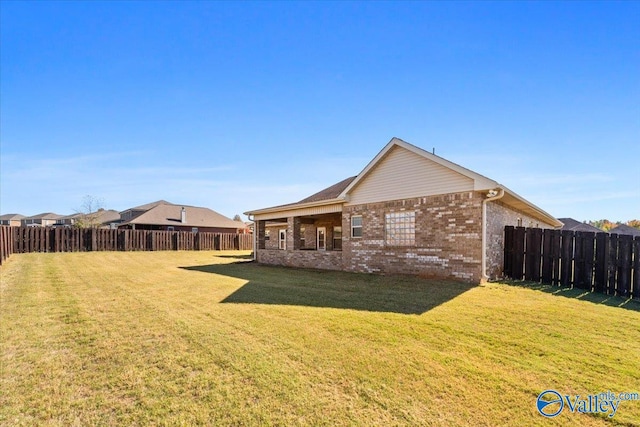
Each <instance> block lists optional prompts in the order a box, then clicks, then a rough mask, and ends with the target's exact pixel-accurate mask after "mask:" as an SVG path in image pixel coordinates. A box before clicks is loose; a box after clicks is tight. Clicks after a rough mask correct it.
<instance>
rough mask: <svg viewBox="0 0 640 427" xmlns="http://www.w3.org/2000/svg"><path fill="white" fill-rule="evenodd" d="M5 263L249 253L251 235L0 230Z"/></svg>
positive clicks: (105, 230) (20, 228)
mask: <svg viewBox="0 0 640 427" xmlns="http://www.w3.org/2000/svg"><path fill="white" fill-rule="evenodd" d="M0 229H1V232H0V239H1V243H2V245H1V246H2V256H1V259H2V261H4V260H5V259H6V258H7V257H8V256H9V255H10V254H12V253H26V252H88V251H191V250H195V251H199V250H251V249H253V236H252V235H251V234H235V233H210V232H197V233H192V232H189V231H149V230H124V229H113V230H107V229H79V228H51V227H7V226H2V227H0Z"/></svg>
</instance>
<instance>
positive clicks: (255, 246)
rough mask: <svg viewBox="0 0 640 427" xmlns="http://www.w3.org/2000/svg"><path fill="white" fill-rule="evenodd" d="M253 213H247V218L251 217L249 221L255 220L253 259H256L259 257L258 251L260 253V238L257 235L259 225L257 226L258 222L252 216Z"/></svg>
mask: <svg viewBox="0 0 640 427" xmlns="http://www.w3.org/2000/svg"><path fill="white" fill-rule="evenodd" d="M252 216H253V215H251V214H249V215H247V218H248V219H249V221H253V260H254V261H255V260H256V258H257V255H256V254H257V253H258V240H257V237H256V236H257V235H258V227H256V226H257V225H258V224H256V221H255V219H253V218H251V217H252Z"/></svg>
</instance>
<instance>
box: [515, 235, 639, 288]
mask: <svg viewBox="0 0 640 427" xmlns="http://www.w3.org/2000/svg"><path fill="white" fill-rule="evenodd" d="M504 234H505V236H504V237H505V239H504V274H505V276H506V277H509V278H512V279H516V280H530V281H534V282H540V283H545V284H549V285H558V286H569V287H573V288H577V289H584V290H586V291H590V292H600V293H604V294H608V295H617V296H621V297H624V298H634V299H640V237H635V238H634V237H633V236H628V235H622V234H620V235H618V234H608V233H591V232H582V231H569V230H543V229H540V228H524V227H511V226H507V227H505V230H504Z"/></svg>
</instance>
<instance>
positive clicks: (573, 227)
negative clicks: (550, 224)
mask: <svg viewBox="0 0 640 427" xmlns="http://www.w3.org/2000/svg"><path fill="white" fill-rule="evenodd" d="M558 220H559V221H560V222H561V223H562V224H563V226H562V230H570V231H590V232H592V233H602V230H600V229H599V228H598V227H594V226H593V225H589V224H586V223H584V222H580V221H577V220H575V219H573V218H558Z"/></svg>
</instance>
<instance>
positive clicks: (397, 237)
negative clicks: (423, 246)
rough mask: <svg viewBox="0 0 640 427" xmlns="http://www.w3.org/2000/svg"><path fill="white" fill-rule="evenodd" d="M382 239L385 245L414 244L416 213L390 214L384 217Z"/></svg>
mask: <svg viewBox="0 0 640 427" xmlns="http://www.w3.org/2000/svg"><path fill="white" fill-rule="evenodd" d="M384 237H385V242H386V243H387V245H391V246H412V245H415V244H416V213H415V212H414V211H411V212H391V213H388V214H385V216H384Z"/></svg>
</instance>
